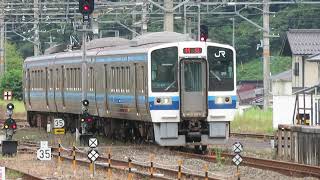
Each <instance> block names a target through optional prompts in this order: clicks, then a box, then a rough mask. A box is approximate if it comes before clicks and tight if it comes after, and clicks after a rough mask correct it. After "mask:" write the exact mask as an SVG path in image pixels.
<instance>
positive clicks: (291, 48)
mask: <svg viewBox="0 0 320 180" xmlns="http://www.w3.org/2000/svg"><path fill="white" fill-rule="evenodd" d="M318 53H320V29H290V30H289V31H287V33H286V39H285V41H284V43H283V46H282V49H281V54H282V55H314V54H318Z"/></svg>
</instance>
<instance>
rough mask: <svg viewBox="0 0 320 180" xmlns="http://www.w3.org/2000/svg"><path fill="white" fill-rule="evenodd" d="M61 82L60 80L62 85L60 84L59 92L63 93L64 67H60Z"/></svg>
mask: <svg viewBox="0 0 320 180" xmlns="http://www.w3.org/2000/svg"><path fill="white" fill-rule="evenodd" d="M61 70H62V71H61V80H62V83H61V91H63V90H64V88H65V87H64V83H65V80H66V79H65V70H64V67H63V66H61Z"/></svg>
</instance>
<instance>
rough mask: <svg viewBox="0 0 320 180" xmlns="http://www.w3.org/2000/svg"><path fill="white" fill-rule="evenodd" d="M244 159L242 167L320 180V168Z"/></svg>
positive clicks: (251, 158) (191, 154)
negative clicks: (319, 179) (318, 179)
mask: <svg viewBox="0 0 320 180" xmlns="http://www.w3.org/2000/svg"><path fill="white" fill-rule="evenodd" d="M177 153H178V154H180V155H183V156H188V157H192V158H199V159H202V160H206V161H209V162H213V161H215V160H216V157H215V156H214V155H200V154H194V153H187V152H180V151H179V152H177ZM221 157H224V158H228V159H232V158H233V157H234V154H229V153H222V154H221ZM242 158H243V161H242V164H241V165H245V166H249V167H254V168H259V169H264V170H271V171H275V172H279V173H282V174H285V175H288V176H296V177H308V176H311V177H317V178H320V167H319V166H309V165H304V164H298V163H293V162H285V161H277V160H269V159H261V158H254V157H244V156H242Z"/></svg>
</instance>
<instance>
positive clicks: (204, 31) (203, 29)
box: [200, 25, 208, 42]
mask: <svg viewBox="0 0 320 180" xmlns="http://www.w3.org/2000/svg"><path fill="white" fill-rule="evenodd" d="M207 39H208V26H206V25H200V41H203V42H206V41H207Z"/></svg>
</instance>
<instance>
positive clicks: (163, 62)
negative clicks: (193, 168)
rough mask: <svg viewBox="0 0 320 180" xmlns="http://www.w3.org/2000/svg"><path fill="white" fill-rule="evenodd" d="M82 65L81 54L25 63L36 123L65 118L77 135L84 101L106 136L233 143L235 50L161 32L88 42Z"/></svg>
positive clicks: (27, 93) (165, 142)
mask: <svg viewBox="0 0 320 180" xmlns="http://www.w3.org/2000/svg"><path fill="white" fill-rule="evenodd" d="M83 63H84V62H83V61H82V52H81V51H79V50H77V51H69V52H59V53H53V54H47V55H42V56H37V57H30V58H27V59H26V60H25V62H24V81H23V84H24V102H25V107H26V109H27V111H28V121H29V123H30V124H31V125H32V126H39V125H42V126H44V125H45V124H46V123H47V121H48V120H51V121H52V119H53V118H57V117H60V118H64V119H65V120H66V127H67V129H68V130H71V131H73V130H74V129H75V128H76V127H79V126H80V122H79V114H80V113H81V112H82V111H81V110H82V109H81V107H82V104H81V100H83V99H84V98H86V99H88V100H89V102H90V106H89V112H90V114H92V115H93V116H94V117H95V125H96V127H97V128H98V130H99V132H103V133H104V134H105V135H106V136H112V137H117V138H123V137H125V138H129V137H132V138H134V139H144V140H154V141H155V142H156V143H158V144H159V145H161V146H185V145H195V146H198V147H199V145H201V146H203V147H206V146H207V145H210V144H217V143H223V142H224V141H225V140H226V139H228V137H229V132H230V130H229V129H230V121H231V120H232V119H233V117H234V115H235V111H236V108H237V96H236V72H235V70H236V53H235V50H234V48H233V47H231V46H229V45H223V44H218V43H212V42H199V41H193V40H192V39H190V38H189V37H188V36H187V35H184V34H179V33H174V32H159V33H150V34H147V35H143V36H139V37H137V38H135V39H133V40H126V39H122V38H104V39H98V40H94V41H91V42H90V43H89V45H88V50H87V60H86V64H87V66H82V65H83ZM83 67H87V73H85V74H84V75H83V74H82V69H83ZM83 84H84V86H82V85H83ZM83 87H84V88H83Z"/></svg>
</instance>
